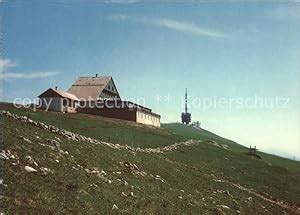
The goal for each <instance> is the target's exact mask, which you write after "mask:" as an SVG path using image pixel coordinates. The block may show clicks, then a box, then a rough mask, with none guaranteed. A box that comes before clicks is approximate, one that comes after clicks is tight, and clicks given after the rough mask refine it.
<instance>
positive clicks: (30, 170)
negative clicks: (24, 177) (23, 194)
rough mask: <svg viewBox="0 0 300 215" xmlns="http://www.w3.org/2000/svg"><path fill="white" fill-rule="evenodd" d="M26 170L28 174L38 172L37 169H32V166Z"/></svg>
mask: <svg viewBox="0 0 300 215" xmlns="http://www.w3.org/2000/svg"><path fill="white" fill-rule="evenodd" d="M24 169H25V170H26V171H27V172H37V170H36V169H34V168H32V167H30V166H25V168H24Z"/></svg>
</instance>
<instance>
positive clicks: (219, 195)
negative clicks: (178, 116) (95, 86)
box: [0, 104, 300, 214]
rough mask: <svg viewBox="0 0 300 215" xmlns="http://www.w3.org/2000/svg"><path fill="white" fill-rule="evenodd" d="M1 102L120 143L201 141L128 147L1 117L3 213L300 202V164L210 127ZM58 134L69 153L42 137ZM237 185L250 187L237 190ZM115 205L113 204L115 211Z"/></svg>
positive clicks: (235, 207)
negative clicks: (6, 155)
mask: <svg viewBox="0 0 300 215" xmlns="http://www.w3.org/2000/svg"><path fill="white" fill-rule="evenodd" d="M1 107H2V108H5V109H9V110H10V111H11V112H15V113H18V114H20V115H26V114H30V117H31V118H32V119H34V120H38V121H43V122H46V123H48V124H53V125H56V126H58V127H61V128H65V129H68V130H71V131H73V132H78V133H81V134H84V135H86V136H91V137H94V138H97V139H103V140H106V141H107V140H110V141H111V142H114V143H120V144H121V143H122V144H124V143H127V144H128V145H130V144H131V145H133V146H140V147H157V146H163V145H170V144H172V143H174V142H176V141H183V140H186V139H190V138H194V139H201V140H204V142H203V143H201V144H199V145H195V146H191V147H181V148H179V149H178V150H175V151H172V152H167V153H163V154H146V153H132V152H129V151H126V150H116V149H111V148H108V147H106V146H102V145H93V144H89V143H86V142H73V141H70V140H67V139H65V138H63V137H61V136H57V135H55V134H53V133H51V132H49V131H46V130H42V129H40V128H37V127H34V126H31V125H28V124H25V123H22V122H18V121H15V120H12V119H9V118H5V119H4V123H3V124H2V126H3V129H4V149H6V150H10V151H11V153H12V154H13V155H14V157H15V159H9V160H2V159H1V162H2V163H1V165H3V167H4V170H5V174H4V178H3V183H2V184H1V185H0V186H1V190H3V194H2V195H3V196H2V197H1V201H2V202H3V204H2V207H3V208H2V210H3V211H4V212H6V213H7V214H10V213H16V212H17V213H18V212H19V213H20V212H22V213H39V214H40V213H50V214H54V213H55V214H56V213H90V214H99V213H111V212H118V213H163V214H165V213H184V214H185V213H210V214H222V213H227V214H236V213H238V212H241V213H243V214H256V213H261V214H280V213H284V211H285V212H286V213H290V214H293V213H296V211H295V210H290V209H287V208H284V207H282V206H280V205H278V204H275V203H272V202H270V201H268V199H271V200H278V201H279V200H282V201H285V202H288V203H290V204H291V205H297V206H298V207H300V164H299V162H296V161H291V160H287V159H283V158H279V157H277V156H272V155H268V154H264V153H260V155H261V156H262V159H257V158H255V157H249V156H248V155H246V153H245V152H246V150H245V148H244V147H242V146H240V145H238V144H236V143H234V142H232V141H229V140H226V139H223V138H221V137H218V136H216V135H214V134H212V133H210V132H207V131H204V130H198V129H194V128H190V127H186V126H182V125H179V124H168V125H164V126H163V128H162V129H156V128H150V127H146V126H137V125H135V124H132V123H128V122H122V121H118V120H110V119H105V118H101V117H95V118H94V117H90V116H88V115H83V114H78V115H68V114H60V113H45V112H39V111H37V112H32V111H30V110H24V109H14V108H12V107H11V106H10V105H6V104H5V105H2V106H1ZM91 128H93V129H91ZM116 134H118V136H117V137H115V136H116ZM22 137H26V138H27V139H29V140H30V142H27V141H24V139H23V138H22ZM56 138H60V140H61V141H60V147H61V149H62V150H63V151H67V152H68V154H65V153H60V152H59V151H57V150H53V149H51V148H49V147H47V146H44V145H41V143H42V144H46V142H47V139H56ZM211 138H213V139H214V140H216V141H217V142H218V143H224V144H227V145H229V150H225V149H223V148H220V147H216V146H214V145H212V144H209V142H205V140H208V139H211ZM123 141H124V142H123ZM143 144H145V146H144V145H143ZM28 155H29V156H31V157H32V158H33V159H34V160H35V161H36V162H37V163H38V165H39V166H38V167H35V168H36V169H37V170H38V172H37V173H28V172H26V171H25V170H24V167H25V165H30V163H29V161H28V160H27V159H26V156H28ZM56 160H58V161H59V163H58V162H57V161H56ZM126 161H130V162H131V163H134V164H136V165H137V166H138V167H139V169H141V170H142V171H144V172H146V173H147V174H146V175H145V176H140V175H135V174H133V173H132V172H130V171H128V169H126V168H125V167H124V166H123V165H121V164H120V162H126ZM30 166H32V165H30ZM33 167H34V166H33ZM40 167H47V168H49V169H51V171H52V173H51V172H50V173H47V174H46V175H44V174H43V173H42V171H41V170H40V169H39V168H40ZM86 168H88V169H92V168H98V169H99V170H104V171H105V172H106V173H107V176H106V177H107V178H108V179H109V180H111V181H112V183H111V184H110V183H107V182H105V181H103V180H102V179H101V178H99V177H97V176H95V175H92V174H89V173H87V172H86V171H85V170H84V169H86ZM116 172H121V174H117V173H116ZM152 175H159V176H161V178H162V179H163V180H164V182H161V181H159V180H155V179H154V178H153V177H152ZM125 181H126V182H127V183H128V185H126V183H125ZM239 185H241V186H242V188H247V189H246V190H245V189H241V188H239V187H238V186H239ZM122 192H123V194H122ZM131 192H132V194H133V196H131V195H130V193H131ZM124 194H125V195H127V196H124ZM260 195H262V196H263V198H262V196H260ZM270 195H271V196H272V197H271V196H270ZM264 198H265V199H264ZM114 204H116V205H117V207H118V210H112V207H113V205H114ZM224 206H228V208H226V207H224Z"/></svg>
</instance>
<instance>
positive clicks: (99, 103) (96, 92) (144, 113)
mask: <svg viewBox="0 0 300 215" xmlns="http://www.w3.org/2000/svg"><path fill="white" fill-rule="evenodd" d="M39 98H40V102H41V108H42V109H46V110H52V111H60V112H69V113H75V112H81V113H88V114H94V115H100V116H104V117H110V118H117V119H123V120H129V121H134V122H137V123H142V124H147V125H153V126H157V127H160V115H158V114H156V113H153V112H152V110H151V109H149V108H146V107H143V106H141V105H138V104H135V103H132V102H130V101H122V100H121V98H120V95H119V92H118V90H117V87H116V85H115V83H114V81H113V79H112V77H110V76H102V77H98V75H96V76H95V77H79V78H78V79H77V80H76V81H75V82H74V84H72V86H71V87H70V89H69V90H68V91H67V92H65V91H63V90H59V89H57V88H55V89H52V88H49V89H48V90H46V91H45V92H43V93H42V94H41V95H40V96H39Z"/></svg>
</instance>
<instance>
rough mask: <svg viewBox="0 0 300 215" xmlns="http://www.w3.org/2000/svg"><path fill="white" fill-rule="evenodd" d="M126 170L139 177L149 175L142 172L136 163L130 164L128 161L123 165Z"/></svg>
mask: <svg viewBox="0 0 300 215" xmlns="http://www.w3.org/2000/svg"><path fill="white" fill-rule="evenodd" d="M123 165H124V166H125V168H126V169H127V171H128V172H130V173H132V174H134V175H139V176H145V175H147V173H146V172H144V171H141V170H140V169H139V168H138V166H137V165H136V164H134V163H130V162H129V161H126V162H124V163H123Z"/></svg>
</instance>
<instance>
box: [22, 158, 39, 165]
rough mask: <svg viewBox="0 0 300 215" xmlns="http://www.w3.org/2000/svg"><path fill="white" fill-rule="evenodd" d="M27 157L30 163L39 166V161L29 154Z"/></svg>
mask: <svg viewBox="0 0 300 215" xmlns="http://www.w3.org/2000/svg"><path fill="white" fill-rule="evenodd" d="M25 158H26V160H27V161H28V163H29V164H31V165H35V166H38V164H37V162H36V161H35V160H34V159H33V158H32V157H31V156H29V155H27V156H26V157H25Z"/></svg>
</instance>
